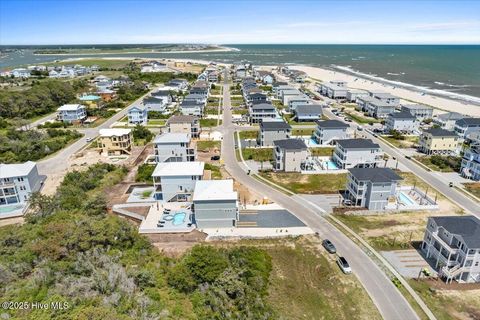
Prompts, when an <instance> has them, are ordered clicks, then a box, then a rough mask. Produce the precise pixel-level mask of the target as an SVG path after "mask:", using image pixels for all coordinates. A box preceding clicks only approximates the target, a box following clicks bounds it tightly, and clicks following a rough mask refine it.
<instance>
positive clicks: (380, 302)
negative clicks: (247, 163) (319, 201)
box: [219, 76, 418, 320]
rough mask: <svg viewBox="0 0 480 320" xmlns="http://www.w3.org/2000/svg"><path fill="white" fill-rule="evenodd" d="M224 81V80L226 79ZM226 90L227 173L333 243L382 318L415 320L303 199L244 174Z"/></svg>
mask: <svg viewBox="0 0 480 320" xmlns="http://www.w3.org/2000/svg"><path fill="white" fill-rule="evenodd" d="M224 79H225V81H227V76H225V77H224ZM227 89H228V84H226V83H225V84H224V90H223V92H224V100H223V101H224V114H223V125H222V126H221V127H219V129H220V130H221V131H222V132H223V140H222V158H223V161H224V163H225V167H226V169H227V171H228V172H229V173H230V174H231V175H232V176H233V177H234V178H235V179H237V180H238V181H239V182H240V183H242V184H243V185H244V186H246V187H247V188H249V189H252V190H255V191H256V192H257V193H259V194H261V195H263V196H266V197H268V198H269V199H271V200H272V201H274V202H276V203H278V204H279V205H281V206H282V207H284V208H285V209H287V210H289V211H290V212H292V213H293V214H295V215H296V216H297V217H298V218H299V219H301V220H302V221H303V222H304V223H305V224H306V225H308V226H309V227H310V228H312V229H313V230H314V231H316V232H319V234H320V236H321V237H322V238H328V239H330V240H331V241H332V242H333V243H335V245H336V247H337V249H338V252H339V254H341V255H343V256H345V257H346V258H347V259H348V261H349V263H350V264H351V267H352V270H353V272H354V274H355V275H356V276H357V277H358V279H359V280H360V282H361V283H362V285H363V286H364V288H365V289H366V291H367V292H368V294H369V295H370V297H371V299H372V301H373V302H374V303H375V305H376V306H377V307H378V309H379V311H380V313H381V315H382V317H383V318H384V319H388V320H390V319H391V320H400V319H402V320H406V319H418V316H417V315H416V313H415V311H414V310H413V309H412V307H411V306H410V304H409V303H408V302H407V300H406V299H405V298H404V297H403V295H402V294H401V293H400V292H399V291H398V290H397V288H396V287H395V286H394V285H393V284H392V282H391V281H390V279H388V278H387V276H386V275H385V274H384V273H383V272H382V271H381V270H380V268H379V267H378V266H377V265H376V264H375V263H374V262H373V261H372V260H371V259H370V258H369V257H368V256H367V255H366V254H365V253H364V252H363V251H362V250H361V249H360V247H358V246H357V245H356V244H355V243H353V242H352V241H351V240H350V239H349V238H348V237H347V236H345V235H344V234H343V233H342V232H340V231H338V230H337V229H336V228H335V227H333V226H332V225H331V224H330V223H328V222H327V221H326V220H325V218H324V217H323V216H322V215H321V213H320V212H319V210H317V209H316V208H315V207H313V206H310V205H308V202H306V201H305V200H300V199H298V197H290V196H287V195H285V194H283V193H281V192H279V191H277V190H275V189H273V188H271V187H270V186H268V185H266V184H264V183H262V182H260V181H258V180H256V179H254V178H252V177H251V176H249V175H247V174H246V171H245V168H244V167H242V166H241V165H240V164H239V163H238V162H237V160H236V156H235V141H234V131H235V126H234V125H233V124H232V114H231V111H230V93H229V90H227Z"/></svg>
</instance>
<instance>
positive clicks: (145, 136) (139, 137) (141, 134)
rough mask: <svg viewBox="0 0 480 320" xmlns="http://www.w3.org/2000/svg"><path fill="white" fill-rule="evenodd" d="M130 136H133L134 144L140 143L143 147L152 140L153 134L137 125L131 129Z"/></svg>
mask: <svg viewBox="0 0 480 320" xmlns="http://www.w3.org/2000/svg"><path fill="white" fill-rule="evenodd" d="M132 135H133V141H134V142H135V143H142V144H141V145H144V144H146V143H148V142H150V141H151V140H152V138H153V133H152V132H151V131H150V130H148V129H147V128H145V127H144V126H142V125H139V124H137V125H136V126H135V128H133V130H132Z"/></svg>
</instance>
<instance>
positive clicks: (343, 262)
mask: <svg viewBox="0 0 480 320" xmlns="http://www.w3.org/2000/svg"><path fill="white" fill-rule="evenodd" d="M337 264H338V266H339V267H340V269H341V270H342V271H343V273H345V274H348V273H352V268H350V265H349V264H348V262H347V259H345V258H344V257H338V259H337Z"/></svg>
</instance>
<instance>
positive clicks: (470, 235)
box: [430, 215, 480, 249]
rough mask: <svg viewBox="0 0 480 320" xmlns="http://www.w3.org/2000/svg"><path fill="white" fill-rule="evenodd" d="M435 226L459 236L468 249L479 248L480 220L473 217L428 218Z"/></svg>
mask: <svg viewBox="0 0 480 320" xmlns="http://www.w3.org/2000/svg"><path fill="white" fill-rule="evenodd" d="M430 218H431V219H433V221H435V223H436V224H437V226H439V227H442V228H444V229H445V230H447V231H448V232H449V233H452V234H456V235H459V236H460V237H462V239H463V241H464V242H465V244H466V245H467V247H468V248H469V249H478V248H480V220H479V219H478V218H476V217H474V216H470V215H469V216H443V217H430Z"/></svg>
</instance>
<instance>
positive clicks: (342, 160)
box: [332, 139, 383, 169]
mask: <svg viewBox="0 0 480 320" xmlns="http://www.w3.org/2000/svg"><path fill="white" fill-rule="evenodd" d="M382 155H383V152H382V149H381V148H380V146H379V145H378V144H377V143H373V142H372V140H370V139H345V140H337V144H336V146H335V151H334V152H333V158H332V160H333V161H334V162H335V164H336V165H337V167H338V168H340V169H350V168H375V167H376V166H377V165H378V163H379V162H380V161H381V160H382Z"/></svg>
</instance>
